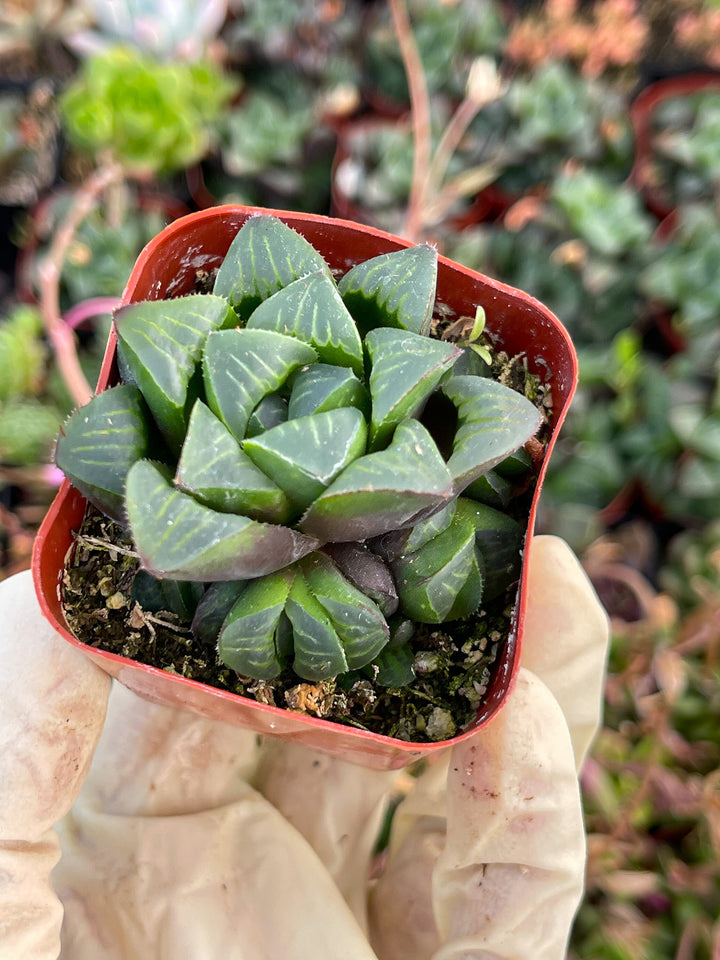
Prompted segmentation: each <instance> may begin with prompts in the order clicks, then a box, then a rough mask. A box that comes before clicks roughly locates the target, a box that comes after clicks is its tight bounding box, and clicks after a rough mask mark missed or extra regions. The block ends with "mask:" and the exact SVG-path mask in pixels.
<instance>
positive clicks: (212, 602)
mask: <svg viewBox="0 0 720 960" xmlns="http://www.w3.org/2000/svg"><path fill="white" fill-rule="evenodd" d="M164 582H165V583H170V582H171V581H169V580H167V581H164ZM252 582H254V581H251V580H217V581H216V582H215V583H211V584H210V586H209V587H208V588H207V590H206V591H205V593H204V594H203V596H202V598H201V600H200V603H198V605H197V609H196V611H195V616H194V617H193V621H192V624H191V629H192V632H193V633H194V634H195V636H196V637H197V638H198V640H200V642H201V643H205V644H207V645H208V646H210V645H212V646H214V645H215V644H216V643H217V639H218V636H219V634H220V629H221V627H222V625H223V623H225V618H226V617H227V615H228V614H229V613H230V611H231V610H232V608H233V607H234V606H235V604H236V603H237V601H238V600H239V599H240V596H241V595H242V593H243V591H244V590H245V588H246V587H247V585H248V583H252Z"/></svg>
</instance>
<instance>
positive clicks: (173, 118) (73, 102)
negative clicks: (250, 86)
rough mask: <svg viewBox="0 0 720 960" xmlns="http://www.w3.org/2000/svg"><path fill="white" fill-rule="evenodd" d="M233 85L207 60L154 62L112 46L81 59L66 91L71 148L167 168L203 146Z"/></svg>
mask: <svg viewBox="0 0 720 960" xmlns="http://www.w3.org/2000/svg"><path fill="white" fill-rule="evenodd" d="M238 87H239V83H238V82H237V81H235V80H233V79H231V78H230V77H229V76H228V75H226V74H225V73H223V72H222V71H221V70H219V69H218V68H217V67H216V66H215V65H214V64H213V63H211V62H209V61H208V62H204V63H200V62H197V63H185V62H179V61H178V62H171V63H158V62H157V61H156V60H154V59H153V58H151V57H148V56H146V55H144V54H141V53H138V52H137V51H135V50H133V49H132V48H130V47H115V48H111V49H109V50H108V51H107V52H105V53H102V54H97V55H96V56H93V57H92V58H90V59H89V60H87V61H86V62H85V64H84V65H83V67H82V71H81V74H80V76H79V77H78V78H77V80H75V81H74V82H73V83H72V84H71V86H70V87H69V88H68V89H67V90H66V91H65V93H64V95H63V97H62V101H61V109H62V115H63V124H64V130H65V132H66V134H67V136H68V138H69V140H70V141H71V143H73V144H74V145H75V146H77V147H78V148H80V149H82V150H86V151H88V152H89V153H91V154H93V155H96V156H97V155H100V154H102V153H103V152H104V151H107V152H109V153H110V155H111V156H112V157H113V159H115V160H117V161H118V162H119V163H120V164H121V165H122V166H123V167H124V168H125V169H126V170H127V171H128V172H129V173H132V174H135V175H140V176H150V175H153V174H158V173H168V172H170V171H173V170H178V169H182V168H184V167H187V166H190V165H191V164H193V163H196V162H197V161H198V160H200V159H201V158H202V157H203V156H204V155H205V154H206V153H207V152H208V151H209V149H210V146H211V144H212V143H213V140H214V139H215V138H216V136H217V129H216V128H217V124H218V122H219V120H220V117H221V114H222V110H223V108H224V107H226V106H227V103H228V101H229V99H230V97H231V96H232V95H233V94H234V93H235V92H236V91H237V89H238Z"/></svg>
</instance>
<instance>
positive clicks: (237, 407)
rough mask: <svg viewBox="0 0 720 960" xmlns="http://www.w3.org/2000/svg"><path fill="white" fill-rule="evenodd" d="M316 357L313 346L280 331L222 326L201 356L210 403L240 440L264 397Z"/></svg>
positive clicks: (275, 390) (217, 414)
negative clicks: (231, 328)
mask: <svg viewBox="0 0 720 960" xmlns="http://www.w3.org/2000/svg"><path fill="white" fill-rule="evenodd" d="M316 359H317V354H316V353H315V351H314V350H313V349H312V347H309V346H308V345H307V344H306V343H302V342H301V341H300V340H296V339H295V338H294V337H286V336H283V334H281V333H274V332H272V331H270V330H246V329H241V330H221V331H218V332H217V333H214V334H212V335H211V336H210V337H208V339H207V344H206V346H205V351H204V353H203V358H202V371H203V381H204V383H205V392H206V394H207V402H208V406H209V407H210V409H211V410H212V412H213V413H214V414H215V416H216V417H219V418H220V420H222V422H223V423H224V424H225V426H226V427H227V428H228V430H229V431H230V432H231V433H232V435H233V436H234V437H235V438H236V439H237V440H243V439H244V438H245V435H246V432H247V426H248V422H249V420H250V417H251V415H252V413H253V411H254V410H255V408H256V407H257V405H258V404H259V403H260V401H261V400H262V399H263V398H264V397H266V396H267V395H268V394H271V393H276V392H277V390H278V389H279V388H280V387H281V386H282V385H283V384H284V383H285V381H286V380H287V379H288V377H289V376H290V374H291V373H293V372H294V371H295V370H298V369H299V368H300V367H303V366H305V364H307V363H313V361H315V360H316Z"/></svg>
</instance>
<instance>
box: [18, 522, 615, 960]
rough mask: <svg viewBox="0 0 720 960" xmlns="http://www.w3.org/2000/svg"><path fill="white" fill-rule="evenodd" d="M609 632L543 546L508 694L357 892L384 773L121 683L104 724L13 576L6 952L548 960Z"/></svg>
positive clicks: (64, 651) (557, 935)
mask: <svg viewBox="0 0 720 960" xmlns="http://www.w3.org/2000/svg"><path fill="white" fill-rule="evenodd" d="M607 636H608V628H607V621H606V618H605V615H604V613H603V611H602V608H601V607H600V605H599V603H598V601H597V599H596V598H595V596H594V594H593V592H592V588H591V587H590V585H589V583H588V581H587V579H586V577H585V575H584V573H583V571H582V569H581V568H580V566H579V564H578V562H577V560H576V559H575V558H574V557H573V555H572V554H571V553H570V551H569V549H568V548H567V546H566V545H565V544H564V543H562V542H561V541H559V540H557V539H555V538H550V537H538V538H536V539H535V540H534V541H533V544H532V549H531V559H530V583H529V603H528V619H527V623H526V632H525V640H524V652H523V661H522V662H523V668H522V669H521V672H520V676H519V678H518V681H517V684H516V686H515V689H514V691H513V693H512V694H511V695H510V697H509V698H508V701H507V703H506V705H505V706H504V708H503V709H502V710H501V711H500V713H499V714H498V715H497V716H496V718H495V719H494V720H493V721H492V722H491V723H490V724H488V725H487V726H486V727H485V728H483V729H482V730H480V731H478V733H477V734H476V735H475V736H474V737H472V738H470V739H469V740H466V741H465V742H464V743H463V744H461V745H460V746H458V747H456V748H454V749H452V750H448V751H445V752H443V753H441V754H440V755H439V759H436V760H435V761H433V762H432V763H431V764H430V765H429V766H428V768H427V770H426V771H425V772H424V773H423V774H422V775H421V776H420V777H419V778H418V779H417V781H416V783H415V785H414V787H413V789H412V791H411V792H410V793H409V794H408V796H407V797H406V799H405V800H404V801H403V802H402V804H401V805H400V807H399V808H398V811H397V814H396V816H395V819H394V822H393V833H392V838H391V843H390V848H389V851H388V853H387V856H386V860H385V863H384V869H383V872H382V873H381V874H380V876H379V877H378V878H377V879H375V880H374V881H372V882H369V880H368V876H369V874H370V869H371V866H372V864H373V847H374V842H375V838H376V836H377V832H378V828H379V825H380V822H381V820H382V816H383V811H384V809H385V806H386V803H387V800H388V797H389V795H390V794H391V792H392V790H393V787H394V784H395V781H396V779H397V777H398V774H397V773H396V772H388V773H382V772H377V771H371V770H365V769H363V768H360V767H356V766H352V765H350V764H347V763H344V762H342V761H338V760H332V759H329V758H328V757H326V756H324V755H322V754H319V753H315V752H313V751H310V750H307V749H306V748H301V747H297V746H293V745H286V744H283V743H280V742H277V741H270V740H268V741H265V742H262V743H261V742H260V741H259V739H258V738H257V737H256V736H255V735H254V734H252V733H250V732H247V731H243V730H239V729H236V728H234V727H230V726H226V725H221V724H217V723H214V722H211V721H208V720H205V719H203V718H200V717H196V716H194V715H192V714H188V713H181V712H177V711H174V710H171V709H169V708H166V707H159V706H155V705H152V704H149V703H146V702H145V701H142V700H140V699H138V698H137V697H136V696H135V695H134V694H132V693H130V692H129V691H127V690H126V689H125V688H123V687H121V686H118V685H116V684H115V685H113V688H112V694H111V696H110V700H109V705H108V709H107V719H105V709H106V703H107V695H108V689H109V682H108V680H107V678H106V677H105V675H104V674H103V673H101V672H100V671H99V669H98V668H96V667H94V666H93V665H92V664H91V663H90V662H89V661H88V660H86V659H85V658H84V657H83V656H82V655H81V654H79V653H78V652H77V651H75V650H74V649H73V648H71V647H70V646H69V645H68V644H66V643H65V642H64V641H63V640H61V639H60V638H57V637H55V636H54V635H53V633H52V631H51V629H50V627H49V626H48V625H47V624H46V623H45V621H44V620H43V619H42V617H41V615H40V612H39V610H38V608H37V604H36V601H35V599H34V594H33V591H32V585H31V583H30V579H29V575H27V574H22V575H19V576H18V577H14V578H12V579H11V580H8V581H5V582H4V583H2V584H0V690H1V691H2V694H0V697H1V698H0V960H50V958H56V957H57V956H58V955H59V953H60V950H61V942H62V953H61V956H62V960H121V958H122V960H246V958H247V960H296V958H297V960H299V958H301V957H302V958H307V957H308V956H310V957H312V958H313V960H331V958H332V960H377V958H379V960H400V958H403V960H405V958H406V960H430V958H433V960H450V958H452V960H460V958H463V960H500V958H502V960H529V958H533V960H535V958H537V960H560V958H562V957H564V956H565V950H566V942H567V937H568V932H569V929H570V924H571V922H572V918H573V915H574V912H575V910H576V908H577V905H578V903H579V900H580V897H581V895H582V887H583V874H584V865H585V843H584V832H583V825H582V816H581V806H580V796H579V789H578V781H577V771H578V769H579V766H580V764H581V763H582V759H583V757H584V754H585V752H586V750H587V747H588V745H589V743H590V740H591V739H592V736H593V733H594V731H595V729H596V727H597V724H598V720H599V715H600V705H601V700H602V687H603V679H604V677H603V670H604V661H605V653H606V646H607ZM8 691H9V692H10V695H9V696H8ZM103 726H104V729H103ZM101 731H102V736H101V737H100V734H101ZM98 737H100V742H99V744H98V747H97V751H96V753H95V757H94V760H93V762H92V766H91V767H90V770H89V773H88V774H87V778H86V779H85V783H84V786H83V787H82V790H81V791H80V794H79V796H78V795H77V793H78V788H79V785H80V783H81V782H82V780H83V778H84V777H85V773H86V771H87V767H88V762H89V758H90V756H91V755H92V751H93V748H94V747H95V743H96V741H97V739H98ZM405 776H406V775H405ZM70 808H71V809H70ZM68 810H69V811H70V812H69V813H67V815H65V814H66V811H68ZM61 818H62V819H61ZM58 820H59V822H58V823H57V825H56V830H57V834H58V835H59V838H60V844H61V848H62V858H61V859H60V861H59V863H58V865H57V866H56V867H55V869H54V871H53V875H52V887H53V888H54V890H55V891H56V894H57V896H56V895H55V894H54V893H53V890H52V888H51V886H50V884H49V882H48V874H49V871H50V870H51V869H52V867H53V864H54V863H55V861H56V859H57V855H58V851H57V840H56V838H55V834H54V833H53V832H52V830H51V829H50V828H51V825H52V823H53V822H55V821H58ZM58 898H59V899H58ZM60 903H62V905H63V907H64V919H63V918H62V910H61V906H60ZM61 923H62V931H61V929H60V927H61Z"/></svg>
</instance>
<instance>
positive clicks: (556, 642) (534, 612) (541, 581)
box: [521, 536, 610, 770]
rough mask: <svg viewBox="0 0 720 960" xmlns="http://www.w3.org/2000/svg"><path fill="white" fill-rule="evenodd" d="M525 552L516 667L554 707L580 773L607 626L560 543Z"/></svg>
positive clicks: (595, 717)
mask: <svg viewBox="0 0 720 960" xmlns="http://www.w3.org/2000/svg"><path fill="white" fill-rule="evenodd" d="M529 549H530V568H529V571H528V607H527V617H526V620H525V629H524V636H523V647H522V659H521V663H522V665H523V666H524V667H526V668H527V669H528V670H531V671H532V672H533V673H534V674H535V675H536V676H538V677H540V679H541V680H542V681H543V683H544V684H545V685H546V686H547V688H548V689H549V690H550V691H551V693H552V694H553V696H554V697H555V699H556V700H557V702H558V703H559V704H560V707H561V709H562V712H563V713H564V715H565V719H566V721H567V725H568V728H569V730H570V736H571V738H572V742H573V750H574V752H575V765H576V769H577V770H580V768H581V766H582V763H583V760H584V759H585V756H586V754H587V751H588V748H589V746H590V744H591V742H592V740H593V738H594V736H595V734H596V732H597V729H598V726H599V724H600V718H601V714H602V704H603V690H604V686H605V662H606V659H607V649H608V642H609V637H610V626H609V620H608V616H607V614H606V613H605V610H604V609H603V607H602V605H601V603H600V601H599V600H598V597H597V594H596V593H595V590H594V589H593V587H592V584H591V583H590V580H589V579H588V577H587V575H586V573H585V571H584V570H583V568H582V566H581V565H580V563H579V561H578V559H577V557H576V556H575V555H574V554H573V553H572V551H571V550H570V548H569V547H568V545H567V544H566V543H565V541H563V540H560V539H559V538H558V537H550V536H541V537H534V538H533V540H532V543H531V545H530V548H529Z"/></svg>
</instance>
